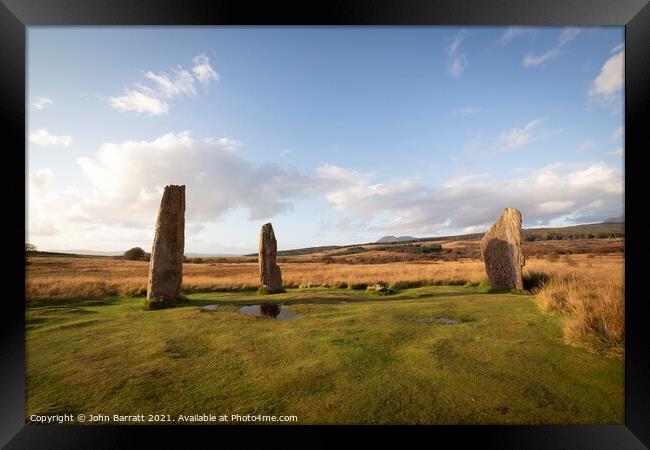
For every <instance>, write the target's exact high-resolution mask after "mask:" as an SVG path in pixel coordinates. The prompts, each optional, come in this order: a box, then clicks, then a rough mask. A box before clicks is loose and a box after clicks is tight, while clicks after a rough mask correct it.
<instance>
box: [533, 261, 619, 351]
mask: <svg viewBox="0 0 650 450" xmlns="http://www.w3.org/2000/svg"><path fill="white" fill-rule="evenodd" d="M590 269H591V270H584V269H581V268H576V267H572V268H568V269H566V270H562V271H558V270H555V271H552V270H549V269H547V273H549V275H550V280H549V281H548V282H546V283H544V284H543V285H542V286H541V287H539V288H537V289H535V290H534V292H535V293H536V297H535V298H536V300H537V302H538V304H539V305H540V307H541V308H542V309H543V310H545V311H552V312H557V313H559V314H561V315H563V316H564V319H565V320H564V338H565V340H566V342H567V343H568V344H571V345H575V346H578V347H583V348H585V349H587V350H589V351H592V352H603V353H606V354H609V355H612V356H619V357H620V356H623V351H624V345H625V282H624V269H623V264H622V261H621V262H620V263H619V264H616V263H610V264H602V265H596V264H592V267H591V268H590Z"/></svg>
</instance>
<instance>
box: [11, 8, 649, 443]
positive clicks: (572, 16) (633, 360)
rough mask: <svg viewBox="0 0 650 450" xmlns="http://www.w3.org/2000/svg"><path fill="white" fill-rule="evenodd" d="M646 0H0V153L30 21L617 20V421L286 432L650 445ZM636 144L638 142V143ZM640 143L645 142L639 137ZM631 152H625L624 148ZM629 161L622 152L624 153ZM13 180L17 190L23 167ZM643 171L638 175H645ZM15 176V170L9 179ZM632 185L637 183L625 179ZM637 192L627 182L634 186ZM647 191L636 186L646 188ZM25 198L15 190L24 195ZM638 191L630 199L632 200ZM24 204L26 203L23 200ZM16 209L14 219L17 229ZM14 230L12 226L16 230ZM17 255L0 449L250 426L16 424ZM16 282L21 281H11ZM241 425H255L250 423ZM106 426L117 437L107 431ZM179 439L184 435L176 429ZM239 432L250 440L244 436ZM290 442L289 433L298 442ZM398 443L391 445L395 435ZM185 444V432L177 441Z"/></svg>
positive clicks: (20, 338)
mask: <svg viewBox="0 0 650 450" xmlns="http://www.w3.org/2000/svg"><path fill="white" fill-rule="evenodd" d="M648 3H649V2H648V0H618V1H617V2H612V1H611V0H592V1H583V0H570V1H569V0H546V1H545V2H536V1H535V0H519V1H517V0H490V1H489V2H488V1H484V0H436V1H431V0H408V1H403V2H402V4H399V3H398V1H397V0H354V1H351V0H348V1H345V0H330V1H329V2H322V3H319V4H308V3H306V2H304V3H302V4H296V5H291V6H289V5H288V4H277V3H274V2H265V3H262V2H260V4H251V3H250V2H246V1H240V2H237V1H236V0H218V1H217V2H209V1H206V0H185V1H183V2H182V3H181V2H180V1H176V0H158V1H156V0H139V1H137V2H135V1H133V0H131V1H129V0H113V1H106V0H104V1H102V0H92V1H90V0H85V1H84V0H49V1H48V0H0V64H2V66H3V67H4V70H2V71H0V99H2V101H0V114H1V116H2V119H4V120H2V122H1V123H3V124H4V127H3V128H4V130H5V133H4V137H5V139H7V138H8V140H9V143H7V145H6V146H5V148H6V149H7V153H9V150H10V149H12V148H14V149H15V148H23V149H25V153H24V154H23V157H22V158H21V157H20V156H19V153H18V152H14V153H11V154H5V155H6V156H10V157H11V162H12V165H11V167H12V168H13V169H14V170H15V172H16V173H17V174H20V173H21V169H20V167H19V166H21V165H22V166H24V167H26V138H25V136H26V131H25V130H26V115H25V112H26V102H27V99H26V94H25V93H26V90H25V88H26V35H27V33H26V31H27V27H30V26H80V25H81V26H96V25H100V26H102V25H118V26H123V25H180V26H183V25H466V26H472V25H484V26H505V25H537V26H545V25H546V26H553V25H574V26H587V25H588V26H611V25H617V26H625V146H626V148H627V150H626V152H625V153H626V156H625V158H626V160H625V163H626V164H625V175H626V176H625V192H626V196H625V210H626V216H627V217H626V224H625V227H626V244H628V243H629V244H632V245H629V244H628V245H626V253H625V262H626V264H625V276H626V280H627V281H626V288H625V291H626V292H625V296H626V302H625V305H626V317H625V327H626V336H627V338H626V344H625V425H602V426H596V425H593V426H592V425H589V426H560V425H556V426H547V425H539V426H478V425H467V426H462V427H461V426H446V425H443V426H429V427H415V426H392V427H377V426H374V427H368V426H362V427H357V426H351V427H350V426H348V427H341V426H324V427H307V426H292V428H291V431H292V432H294V431H296V432H298V434H300V433H301V432H304V431H306V430H309V432H310V433H309V434H312V435H313V430H316V432H317V433H318V434H319V437H321V439H323V440H322V441H321V442H328V441H329V442H332V443H333V442H334V441H333V440H332V437H331V433H329V431H330V430H332V429H335V430H336V431H349V430H362V431H370V432H371V433H372V434H374V435H376V436H377V437H379V438H381V439H384V438H386V437H387V433H386V432H387V431H388V430H391V437H394V438H397V439H395V441H396V443H397V442H400V441H401V442H403V438H404V437H407V436H406V433H408V437H407V438H410V437H412V434H413V433H414V432H416V433H418V434H421V435H422V436H420V437H423V438H426V437H429V438H433V439H435V440H436V441H438V442H439V440H440V439H441V438H444V439H449V440H450V442H454V443H456V444H457V443H467V442H476V443H480V444H481V446H484V447H487V448H528V449H537V448H539V449H542V448H549V447H556V446H558V447H562V448H584V449H609V448H628V449H634V448H647V446H650V427H648V424H649V423H650V412H649V410H650V391H649V390H648V387H647V384H648V382H649V381H650V358H649V356H648V342H650V339H648V331H647V329H648V326H647V325H646V324H645V323H644V320H643V319H644V317H646V316H645V315H644V314H643V313H644V304H643V303H642V302H644V301H645V298H644V297H645V296H644V295H643V294H644V292H643V286H642V284H641V280H642V279H643V276H644V273H643V272H642V271H643V269H644V268H643V264H642V261H643V259H642V258H643V257H644V256H646V255H647V254H648V253H646V252H644V251H643V250H645V248H644V247H645V246H647V244H644V237H646V238H647V236H644V235H643V229H642V225H641V224H642V223H643V222H642V220H643V219H644V218H642V215H641V214H640V213H639V212H638V211H639V208H637V210H636V211H635V209H634V207H632V202H633V200H634V196H635V194H634V193H635V191H636V192H641V189H642V188H643V187H645V186H641V180H642V179H643V178H642V177H643V176H644V175H645V174H644V173H642V170H643V165H642V164H641V156H640V155H641V151H642V150H643V148H642V142H643V141H644V137H645V136H644V131H645V130H644V128H643V127H644V125H645V123H644V121H643V119H644V118H646V117H648V112H649V109H650V106H649V105H650V95H649V94H650V61H649V59H650V58H649V55H650V53H648V49H649V48H650V5H649V4H648ZM643 143H646V142H643ZM646 147H647V143H646ZM630 149H632V151H630ZM630 158H631V159H630ZM22 175H23V187H25V189H26V185H25V182H26V180H25V178H24V177H25V172H22ZM646 176H647V175H646ZM18 178H19V179H20V175H18ZM635 183H637V184H638V185H637V186H635ZM635 188H636V189H635ZM646 189H647V187H646ZM25 193H26V192H25ZM639 196H640V195H639ZM7 197H9V198H10V199H11V202H12V203H11V209H10V211H21V210H22V211H23V213H25V212H26V207H25V206H26V205H25V203H22V204H21V203H20V202H19V200H18V199H17V198H16V197H15V196H14V197H12V196H7ZM26 201H27V199H26V198H25V202H26ZM24 219H25V214H23V216H22V220H21V219H20V217H18V219H16V220H15V223H16V228H18V229H20V228H22V232H23V233H24V232H25V220H24ZM19 233H20V231H19V230H16V235H18V234H19ZM10 247H11V250H12V254H13V252H14V251H15V253H16V261H15V262H13V261H12V263H10V264H8V266H9V269H8V270H9V271H10V272H8V275H9V276H8V277H7V278H8V279H9V280H11V283H12V284H11V285H12V288H13V289H12V291H11V293H12V294H13V293H14V292H15V294H16V295H11V296H7V297H8V298H7V299H6V300H5V305H4V308H3V311H4V314H3V315H2V316H0V317H2V320H3V323H2V326H0V357H1V359H2V361H3V362H4V364H3V370H2V372H1V374H0V379H1V381H0V404H1V405H2V406H3V408H1V410H2V412H1V414H2V415H1V420H0V444H1V445H6V448H43V447H50V448H52V447H55V448H89V447H90V448H115V447H119V448H129V447H133V446H135V445H136V444H137V443H144V444H147V443H151V435H152V432H155V434H156V435H157V436H158V439H161V440H163V439H164V442H166V443H167V444H171V443H172V442H173V441H174V438H173V435H174V436H178V434H177V433H178V432H179V431H181V432H186V431H189V429H191V430H192V434H193V436H192V437H194V435H197V437H199V435H200V437H205V438H214V437H225V435H229V436H228V437H235V435H236V437H237V438H238V439H241V438H242V437H245V436H244V435H243V434H242V429H245V430H246V432H247V431H248V430H250V429H251V427H232V428H227V429H226V428H222V427H209V426H194V427H186V426H178V425H176V426H171V427H169V426H168V427H161V426H146V427H137V426H135V427H134V426H129V425H117V426H110V427H109V426H93V427H88V426H72V425H70V426H47V425H34V424H29V425H26V424H25V422H24V417H25V335H24V331H25V317H24V303H20V302H18V301H17V300H18V298H20V296H22V297H23V298H24V281H25V272H24V270H23V269H21V268H20V267H19V264H17V262H18V261H19V260H20V259H22V258H23V257H24V253H23V252H24V249H23V248H22V243H21V242H19V241H18V240H16V241H14V242H12V243H11V245H10ZM19 283H22V285H20V284H19ZM252 428H259V427H258V426H253V427H252ZM116 431H117V432H116ZM284 431H286V430H285V428H284V427H273V428H272V427H264V439H265V440H268V439H273V438H274V437H279V436H280V433H281V432H284ZM183 434H185V433H183ZM247 435H248V436H250V435H249V434H248V433H247ZM298 439H300V438H298ZM398 439H399V440H398ZM179 442H180V443H185V444H187V441H186V438H185V439H183V440H180V441H179Z"/></svg>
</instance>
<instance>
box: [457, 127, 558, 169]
mask: <svg viewBox="0 0 650 450" xmlns="http://www.w3.org/2000/svg"><path fill="white" fill-rule="evenodd" d="M542 123H543V119H541V118H537V119H533V120H531V121H529V122H528V123H526V124H525V125H523V126H519V127H514V128H511V129H510V130H507V131H504V132H502V133H501V134H499V135H498V136H497V137H496V138H494V139H492V140H491V141H490V140H486V139H484V138H483V137H482V136H475V137H474V138H472V139H471V140H470V141H468V142H467V143H466V144H465V145H464V146H463V154H462V155H460V156H451V157H450V159H451V160H452V162H454V163H456V164H459V165H461V166H464V167H465V168H468V167H469V166H472V165H474V164H475V163H477V162H479V161H482V160H485V159H488V158H491V157H494V156H496V155H498V154H501V153H505V152H510V151H513V150H518V149H521V148H523V147H525V146H527V145H529V144H532V143H534V142H539V141H542V140H544V139H546V138H548V137H549V136H550V135H551V132H550V131H549V130H546V129H541V128H540V126H541V125H542Z"/></svg>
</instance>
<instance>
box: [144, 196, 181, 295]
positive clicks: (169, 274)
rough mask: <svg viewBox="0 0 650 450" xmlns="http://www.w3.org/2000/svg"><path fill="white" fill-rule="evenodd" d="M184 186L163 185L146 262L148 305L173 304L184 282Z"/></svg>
mask: <svg viewBox="0 0 650 450" xmlns="http://www.w3.org/2000/svg"><path fill="white" fill-rule="evenodd" d="M184 249H185V186H173V185H172V186H165V192H164V193H163V197H162V200H161V202H160V210H159V211H158V221H157V222H156V234H155V236H154V240H153V248H152V249H151V260H150V262H149V283H148V285H147V302H148V304H149V307H150V308H159V307H163V306H168V305H170V304H173V303H175V302H176V301H177V300H178V299H179V296H180V290H181V282H182V281H183V251H184Z"/></svg>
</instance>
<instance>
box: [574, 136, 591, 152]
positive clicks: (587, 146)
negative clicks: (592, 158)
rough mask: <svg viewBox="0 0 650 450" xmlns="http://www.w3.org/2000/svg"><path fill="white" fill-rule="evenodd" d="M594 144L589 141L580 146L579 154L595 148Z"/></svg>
mask: <svg viewBox="0 0 650 450" xmlns="http://www.w3.org/2000/svg"><path fill="white" fill-rule="evenodd" d="M593 146H594V143H593V141H592V140H591V139H587V140H586V141H584V142H582V143H581V144H580V145H579V146H578V153H584V152H586V151H587V150H589V149H590V148H593Z"/></svg>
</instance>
